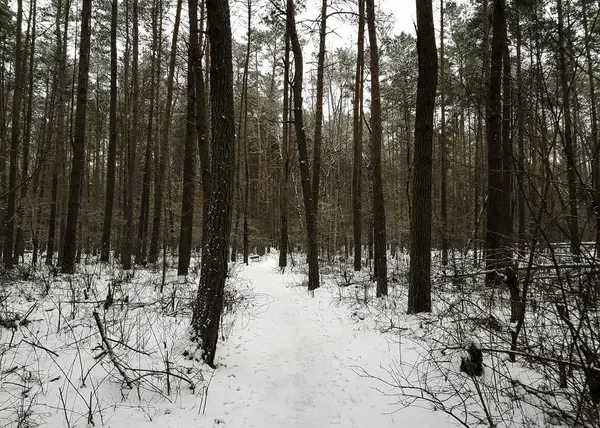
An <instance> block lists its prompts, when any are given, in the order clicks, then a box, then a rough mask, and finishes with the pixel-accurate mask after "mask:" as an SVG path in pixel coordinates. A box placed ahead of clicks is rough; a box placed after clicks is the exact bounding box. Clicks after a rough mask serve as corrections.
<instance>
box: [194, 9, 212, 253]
mask: <svg viewBox="0 0 600 428" xmlns="http://www.w3.org/2000/svg"><path fill="white" fill-rule="evenodd" d="M204 5H205V2H201V5H200V14H201V20H200V30H199V31H198V34H199V35H198V39H199V40H198V46H199V49H198V61H197V62H196V64H195V67H194V73H195V77H194V81H195V83H196V128H197V130H196V132H197V135H198V157H199V159H200V171H201V174H202V248H204V244H205V243H206V226H207V224H208V223H206V222H205V221H204V219H205V218H206V217H207V216H208V198H209V197H210V189H211V172H210V171H211V165H210V138H209V137H210V124H209V123H208V121H209V118H208V111H209V108H208V103H207V96H208V95H207V91H206V87H207V86H208V85H205V81H204V71H203V68H202V59H203V54H202V52H203V46H204V41H205V39H204V37H203V34H204V7H205V6H204ZM206 42H208V39H206ZM207 46H208V43H207ZM208 58H209V55H207V56H206V59H208Z"/></svg>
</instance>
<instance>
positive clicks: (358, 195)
mask: <svg viewBox="0 0 600 428" xmlns="http://www.w3.org/2000/svg"><path fill="white" fill-rule="evenodd" d="M364 68H365V1H364V0H358V48H357V52H356V73H355V75H354V106H353V110H352V136H353V142H354V150H353V153H354V159H353V168H352V220H353V229H354V270H355V271H357V272H358V271H360V270H361V269H362V190H361V187H362V151H363V148H362V143H363V142H362V139H363V124H362V103H363V75H364Z"/></svg>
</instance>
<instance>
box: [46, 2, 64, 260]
mask: <svg viewBox="0 0 600 428" xmlns="http://www.w3.org/2000/svg"><path fill="white" fill-rule="evenodd" d="M62 6H63V3H62V0H57V6H56V58H57V61H58V67H57V70H56V71H57V73H56V74H57V77H56V82H55V85H56V106H57V107H56V119H55V121H56V131H55V137H54V142H55V144H54V153H53V158H52V160H53V166H52V190H51V196H50V198H51V200H50V215H49V217H48V241H47V248H46V261H45V264H46V265H52V260H53V257H54V251H55V247H56V245H55V242H56V229H57V227H56V223H57V221H58V220H59V219H58V217H59V216H58V211H59V206H62V205H63V204H61V203H60V199H59V198H60V196H61V195H60V193H59V188H60V187H61V186H60V184H61V182H62V181H63V171H62V162H63V160H64V158H65V156H64V152H63V147H64V144H63V140H64V138H65V79H66V62H67V46H66V42H67V34H68V29H69V19H68V17H69V7H70V2H69V1H67V2H66V4H65V8H64V11H65V12H64V14H65V19H64V29H63V32H62V33H61V29H60V24H61V17H62V11H63V9H62ZM61 216H63V217H64V213H62V212H61ZM61 223H62V222H61ZM60 236H62V235H59V237H60ZM58 242H59V244H60V242H61V240H60V239H58ZM61 252H62V250H61ZM59 260H60V258H59Z"/></svg>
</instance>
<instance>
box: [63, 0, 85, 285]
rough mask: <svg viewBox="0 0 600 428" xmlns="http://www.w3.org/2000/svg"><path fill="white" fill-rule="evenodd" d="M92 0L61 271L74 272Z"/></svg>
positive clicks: (81, 65) (81, 70)
mask: <svg viewBox="0 0 600 428" xmlns="http://www.w3.org/2000/svg"><path fill="white" fill-rule="evenodd" d="M91 16H92V0H83V5H82V8H81V40H80V44H79V71H78V76H77V112H76V115H75V134H74V137H73V144H72V145H73V157H72V161H71V162H72V163H71V181H70V184H69V204H68V212H67V222H66V225H65V243H64V246H63V254H62V260H61V270H62V272H64V273H73V272H74V270H75V256H76V249H77V219H78V215H79V202H80V194H81V185H82V181H83V173H84V168H85V118H86V106H87V91H88V78H89V75H88V74H89V66H90V33H91V31H90V26H91Z"/></svg>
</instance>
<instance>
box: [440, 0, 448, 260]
mask: <svg viewBox="0 0 600 428" xmlns="http://www.w3.org/2000/svg"><path fill="white" fill-rule="evenodd" d="M444 72H445V67H444V0H441V3H440V107H441V120H440V122H441V123H440V142H441V144H440V164H441V165H440V167H441V169H442V171H441V178H442V182H441V185H440V199H441V201H440V203H441V212H442V266H447V265H448V166H447V163H446V155H447V153H446V150H447V148H446V97H445V95H446V94H445V92H444V88H445V85H446V82H445V81H444V74H445V73H444Z"/></svg>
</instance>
